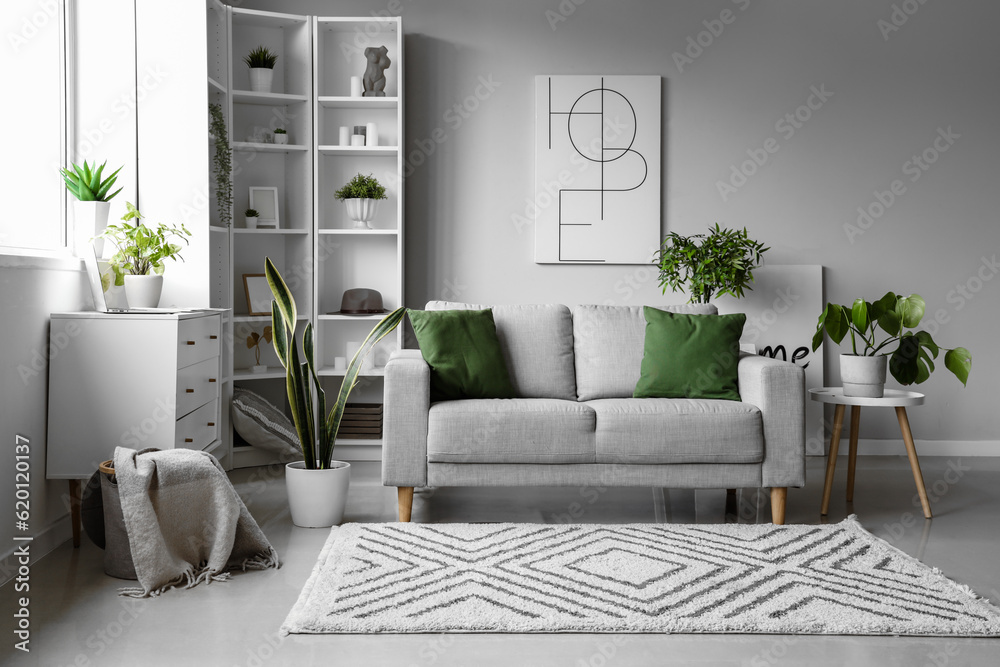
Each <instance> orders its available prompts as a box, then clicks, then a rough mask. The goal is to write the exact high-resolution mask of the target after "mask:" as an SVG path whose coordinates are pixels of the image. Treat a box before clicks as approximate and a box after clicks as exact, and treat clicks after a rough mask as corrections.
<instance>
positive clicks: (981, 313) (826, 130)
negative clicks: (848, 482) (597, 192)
mask: <svg viewBox="0 0 1000 667" xmlns="http://www.w3.org/2000/svg"><path fill="white" fill-rule="evenodd" d="M894 5H895V6H898V7H900V10H899V11H903V5H905V6H906V9H909V10H910V11H913V10H914V8H916V11H915V13H913V14H912V15H909V16H907V15H906V14H900V13H897V14H896V15H895V20H896V22H897V23H899V24H901V25H900V27H899V29H898V30H890V29H886V33H885V34H886V35H887V39H886V38H885V36H884V35H883V28H884V26H886V25H888V26H890V28H892V27H895V26H893V24H892V20H893V6H894ZM243 6H248V7H252V8H258V9H279V8H280V11H287V12H296V13H306V14H334V15H351V14H354V15H369V14H371V13H372V12H377V11H384V10H386V8H387V6H388V7H393V5H391V4H390V3H388V2H363V1H358V0H343V1H340V2H337V3H332V2H324V1H321V0H289V1H286V2H281V3H278V2H274V1H272V0H248V1H247V2H246V3H244V5H243ZM399 6H400V7H401V9H398V10H395V11H394V12H393V13H399V14H400V15H401V16H402V17H403V27H404V31H405V34H406V38H405V48H406V53H405V58H406V74H405V82H406V114H407V116H406V140H407V152H408V153H410V154H411V155H416V161H418V162H419V161H421V155H420V154H419V151H420V148H419V146H420V144H419V143H418V142H421V141H426V140H427V139H428V138H430V137H432V136H433V134H434V131H435V129H436V128H439V127H440V128H441V129H442V130H443V131H444V133H445V137H446V138H445V140H444V141H443V142H442V143H441V144H440V145H438V146H436V148H435V150H434V152H433V154H432V155H429V156H427V157H426V159H424V160H423V164H422V165H420V166H419V167H417V168H415V170H414V171H413V174H412V175H411V176H410V178H409V179H408V180H407V182H406V227H407V248H406V262H407V270H406V285H407V294H406V300H407V303H408V305H410V306H420V305H421V304H422V303H423V302H425V301H426V300H427V299H431V298H452V299H462V300H468V301H476V302H485V303H504V302H550V301H551V302H563V303H568V304H574V303H582V302H603V301H612V302H615V303H634V304H638V303H662V302H666V301H675V300H676V299H677V297H676V296H672V295H668V296H667V297H664V296H662V295H661V294H660V292H659V289H658V287H657V286H656V284H655V282H656V281H655V276H653V274H652V273H650V272H647V271H645V270H643V269H641V268H639V267H623V266H573V267H570V266H541V265H536V264H534V263H533V262H532V232H533V230H532V229H531V228H530V227H522V228H518V227H517V226H516V225H515V224H514V223H513V222H512V217H513V216H515V215H516V214H521V215H524V213H525V208H526V204H527V203H528V202H530V200H531V199H532V197H533V195H534V185H533V145H532V127H533V108H534V107H533V104H534V101H533V92H532V90H533V88H532V80H533V77H534V75H536V74H551V73H556V74H594V73H620V74H659V75H661V76H662V77H664V82H665V85H664V89H665V98H664V105H663V110H664V113H663V134H664V143H665V147H664V148H665V150H664V156H665V163H664V165H663V169H664V182H663V211H664V220H663V229H664V232H666V231H671V230H673V231H678V232H680V233H684V234H688V233H696V232H699V231H702V230H703V229H704V228H705V227H706V226H707V225H709V224H712V223H714V222H716V221H719V222H721V223H722V224H724V225H729V226H744V225H745V226H746V227H747V228H748V229H749V230H750V232H751V233H752V234H753V235H754V236H755V237H757V238H759V239H761V240H763V241H765V242H766V243H768V244H769V245H770V246H771V247H772V250H771V252H770V253H768V256H767V259H768V261H769V262H770V263H773V264H800V263H808V264H822V265H823V266H825V267H827V268H826V271H825V281H826V291H827V297H828V298H829V299H831V300H836V301H839V302H848V303H849V302H850V301H851V300H853V299H854V298H855V297H857V296H865V297H867V298H877V297H878V296H881V294H883V293H884V292H885V291H887V290H890V289H891V290H894V291H897V292H901V293H903V294H908V293H912V292H916V293H919V294H921V295H923V296H924V297H925V299H926V300H927V302H928V308H929V311H930V312H931V313H933V312H934V311H937V310H939V309H940V311H941V312H940V316H941V320H943V321H944V320H946V323H945V324H943V325H941V326H939V327H938V328H939V332H938V335H937V338H938V341H939V342H941V343H943V344H945V345H951V346H956V345H964V346H966V347H969V348H970V349H971V350H972V352H973V356H974V364H973V374H972V378H971V380H970V382H969V386H968V388H967V389H962V387H961V385H960V384H959V383H958V382H957V381H956V380H955V379H954V378H953V377H951V376H950V375H947V374H946V373H943V372H940V373H938V374H937V375H936V376H935V377H933V378H932V379H931V380H930V381H929V382H928V383H926V384H924V385H922V390H924V391H926V392H927V393H928V394H929V397H930V398H929V403H928V404H927V405H926V406H924V407H922V408H919V409H915V410H912V411H911V421H912V423H913V428H914V432H915V433H916V435H917V437H918V438H923V439H932V440H998V439H1000V434H998V429H997V426H996V424H997V420H996V419H995V417H994V416H993V413H994V411H995V405H996V399H995V396H996V395H997V394H998V389H1000V382H998V380H997V376H998V373H1000V354H997V352H995V348H996V345H995V339H996V334H995V331H996V325H997V323H998V316H997V313H998V311H1000V308H998V306H1000V280H990V279H991V278H993V277H994V276H995V274H996V273H997V271H998V270H1000V267H995V266H993V265H989V266H988V267H984V265H983V259H982V258H983V257H986V258H987V259H992V258H993V256H994V254H1000V225H998V221H997V217H998V215H997V212H998V211H1000V205H998V204H1000V201H998V187H997V186H998V184H1000V166H998V163H997V156H998V155H1000V132H998V130H997V127H996V123H997V107H998V103H1000V92H998V88H997V85H996V84H997V75H996V65H997V62H1000V43H998V40H997V39H996V37H995V28H996V25H998V23H1000V6H997V5H996V4H995V3H984V2H975V1H972V0H957V1H952V2H948V3H944V2H937V3H934V2H931V3H926V4H920V3H918V2H916V0H908V1H907V2H903V1H902V0H891V1H890V0H875V1H870V2H860V1H854V2H836V3H834V2H819V1H817V0H812V1H802V0H796V1H795V2H792V1H791V0H786V1H781V2H779V1H776V0H771V1H766V0H736V1H730V0H714V1H712V2H704V1H695V0H687V1H683V2H638V1H622V0H618V1H614V2H612V1H609V0H583V1H581V0H575V2H574V1H571V0H563V1H562V2H561V3H560V2H558V1H557V0H548V1H542V2H537V1H534V0H531V1H529V0H503V2H499V1H496V0H493V1H479V2H469V1H468V0H426V1H418V0H401V2H400V3H399ZM560 8H562V11H563V14H564V15H561V14H560ZM570 9H572V13H570V11H569V10H570ZM723 10H729V11H730V12H732V14H731V16H730V15H727V16H726V18H727V19H729V18H731V19H732V20H731V22H730V23H729V24H728V25H725V24H724V25H722V27H723V30H722V32H721V34H720V35H718V36H717V37H712V39H711V44H709V45H708V46H707V47H704V48H703V49H702V53H700V54H698V53H697V51H692V52H691V54H692V55H694V56H696V57H695V58H694V59H693V62H689V63H686V64H685V63H681V65H683V67H682V68H681V67H678V64H677V62H676V60H675V57H674V54H675V53H683V52H684V50H685V49H686V48H687V47H688V45H689V42H688V38H689V37H690V38H692V39H694V40H697V39H698V38H699V33H702V32H703V31H705V30H706V25H705V24H704V22H705V21H708V22H712V21H713V20H716V19H718V18H719V17H720V14H721V12H723ZM562 18H565V20H559V19H562ZM903 18H905V19H906V20H905V22H904V21H903V20H902V19H903ZM880 21H883V22H884V23H883V24H882V27H880V24H879V22H880ZM553 26H554V27H555V29H553ZM713 27H714V28H716V31H717V32H718V28H719V27H720V26H719V25H718V24H714V25H713ZM707 35H708V33H705V34H702V35H701V36H700V37H701V39H702V41H703V42H704V43H708V42H709V40H708V39H707ZM480 77H485V78H492V79H493V80H494V81H497V82H499V83H500V85H499V87H498V88H497V89H496V90H495V92H493V93H492V94H491V95H489V97H488V98H487V99H485V100H482V101H478V100H476V103H477V104H478V108H477V109H476V110H475V111H473V112H471V113H470V114H468V116H469V117H468V118H461V122H460V123H459V122H458V120H456V119H459V118H460V117H459V116H457V115H456V114H455V112H454V110H452V111H449V110H450V109H452V107H453V105H455V104H462V103H463V101H464V100H466V99H468V98H469V96H470V95H474V94H475V92H476V88H477V86H479V85H480V83H479V82H480ZM813 87H816V88H823V89H825V90H826V91H830V92H832V96H830V97H829V99H827V100H826V101H825V102H823V103H822V104H821V105H819V104H818V103H817V102H818V100H817V99H815V98H814V99H813V100H812V101H813V104H814V106H819V108H818V109H817V110H814V111H812V112H811V117H810V118H809V119H808V120H806V121H805V122H804V123H802V124H801V125H800V126H799V127H798V128H794V127H792V126H791V125H789V124H787V123H782V124H780V125H776V124H778V123H779V122H781V121H782V119H783V118H784V116H785V115H786V114H789V113H795V111H796V109H797V108H798V107H800V105H803V104H805V103H806V102H807V100H808V99H809V96H810V94H811V93H810V91H811V89H812V88H813ZM480 92H481V93H482V92H485V89H480ZM470 106H474V105H473V104H470ZM803 114H804V112H803ZM948 128H950V129H951V131H952V133H954V134H955V135H957V136H958V138H957V139H954V140H953V143H952V144H951V145H950V146H947V148H948V150H947V151H945V152H943V153H941V154H940V155H939V156H938V159H937V160H936V161H935V162H934V164H932V165H930V168H929V169H928V170H926V171H920V172H914V171H913V166H914V165H913V164H912V163H911V164H910V165H909V166H907V162H908V161H910V160H912V158H913V156H919V155H921V154H922V153H923V152H924V150H925V149H928V148H930V147H932V146H933V144H934V141H935V139H936V137H938V130H939V129H941V130H945V131H947V130H948ZM789 129H792V130H794V132H793V133H792V132H790V131H789ZM771 137H773V138H774V139H775V140H776V142H777V146H778V150H777V152H775V153H773V154H772V155H770V156H769V158H768V160H767V162H766V164H765V165H764V166H763V167H760V168H759V169H757V171H756V173H754V174H753V175H752V176H751V177H750V178H749V179H747V182H746V184H745V185H743V186H742V187H741V188H739V190H738V191H737V192H736V193H734V194H731V196H729V197H728V198H727V199H726V200H725V201H723V198H722V197H721V196H720V193H719V190H718V186H717V182H718V181H724V180H726V179H728V178H729V176H730V174H731V168H732V166H733V165H739V164H740V163H742V162H743V161H745V160H747V159H748V155H747V151H748V150H755V149H760V148H761V147H762V146H763V145H764V142H765V140H767V139H768V138H771ZM423 145H425V146H426V145H428V144H426V143H424V144H423ZM938 145H939V146H941V147H944V146H946V145H947V144H946V143H945V142H944V141H938ZM772 149H773V145H772ZM413 151H418V153H416V154H413V153H412V152H413ZM932 152H933V151H932ZM931 157H933V155H931ZM918 173H919V177H918V178H916V180H915V181H914V180H911V178H913V177H914V176H917V175H918ZM897 179H898V180H899V181H901V185H902V186H903V187H904V188H905V192H903V194H902V195H897V196H896V198H895V199H896V200H895V201H894V202H893V203H892V205H891V206H889V207H888V209H887V210H886V212H885V213H884V214H883V215H882V216H881V217H880V218H879V219H878V220H876V221H875V222H874V224H872V225H871V226H870V227H869V228H868V229H867V230H864V231H863V233H862V234H861V235H859V236H855V237H853V239H849V238H848V234H847V233H846V232H845V229H844V225H845V224H850V223H855V221H856V219H857V217H858V213H857V210H856V209H857V208H858V207H859V206H864V207H868V206H869V205H871V204H872V203H873V202H876V201H877V200H876V195H875V192H876V191H887V190H890V185H891V183H892V182H893V181H894V180H897ZM897 190H899V188H898V186H897ZM884 198H885V197H884ZM851 240H853V243H852V242H851ZM980 274H981V276H982V277H980ZM643 278H645V282H642V279H643ZM630 282H631V283H640V285H639V288H638V289H634V288H632V287H630V286H629V283H630ZM959 285H962V286H966V285H968V287H969V290H968V291H967V293H966V296H963V295H962V294H961V293H960V292H959V291H958V290H957V286H959ZM963 289H965V288H964V287H963ZM976 289H978V291H975V292H973V291H972V290H976ZM817 315H818V313H817ZM827 368H828V369H831V370H830V371H828V383H831V384H832V383H839V375H838V372H837V359H836V356H835V352H834V351H832V350H831V351H827ZM941 370H943V369H941ZM883 412H885V413H887V414H881V415H879V414H877V413H875V412H872V414H871V415H870V416H866V419H865V423H864V424H863V433H862V436H863V437H868V438H898V437H899V436H898V427H897V426H896V424H895V420H894V418H893V416H892V413H891V411H883Z"/></svg>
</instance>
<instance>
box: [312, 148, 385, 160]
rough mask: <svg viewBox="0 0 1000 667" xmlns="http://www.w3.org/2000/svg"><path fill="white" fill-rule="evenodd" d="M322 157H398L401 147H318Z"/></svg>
mask: <svg viewBox="0 0 1000 667" xmlns="http://www.w3.org/2000/svg"><path fill="white" fill-rule="evenodd" d="M317 150H318V151H319V153H320V155H330V156H338V155H340V156H344V157H378V156H386V157H396V155H397V154H398V153H399V146H318V147H317Z"/></svg>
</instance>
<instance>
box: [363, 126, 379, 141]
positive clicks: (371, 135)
mask: <svg viewBox="0 0 1000 667" xmlns="http://www.w3.org/2000/svg"><path fill="white" fill-rule="evenodd" d="M365 146H378V127H377V126H376V125H375V123H368V125H367V126H366V129H365Z"/></svg>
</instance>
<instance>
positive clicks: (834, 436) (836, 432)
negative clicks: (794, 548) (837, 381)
mask: <svg viewBox="0 0 1000 667" xmlns="http://www.w3.org/2000/svg"><path fill="white" fill-rule="evenodd" d="M843 426H844V406H843V405H838V406H837V407H836V408H834V410H833V433H831V434H830V457H829V458H828V459H827V462H826V481H825V482H824V483H823V506H822V508H821V509H820V511H819V513H820V514H822V515H823V516H826V513H827V510H829V509H830V490H831V489H832V488H833V471H834V470H836V469H837V450H838V449H840V430H841V429H842V428H843Z"/></svg>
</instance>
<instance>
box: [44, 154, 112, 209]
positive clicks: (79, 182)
mask: <svg viewBox="0 0 1000 667" xmlns="http://www.w3.org/2000/svg"><path fill="white" fill-rule="evenodd" d="M107 164H108V163H107V161H106V160H105V162H104V164H102V165H101V166H100V167H98V166H97V161H96V160H95V161H94V168H91V166H90V165H89V164H87V161H86V160H84V161H83V167H82V168H81V167H79V166H77V165H75V164H72V163H70V166H71V167H73V171H70V170H69V169H60V170H59V173H60V174H62V177H63V180H64V181H66V189H67V190H69V191H70V194H72V195H73V196H74V197H76V198H77V199H79V200H80V201H111V199H112V198H113V197H114V196H115V195H116V194H118V193H119V192H121V191H122V189H121V188H118V189H117V190H115V191H114V192H112V193H111V194H108V191H110V190H111V186H113V185H114V184H115V181H116V180H118V172H119V171H121V170H122V169H123V167H118V168H117V169H115V173H113V174H111V175H110V176H108V177H107V178H105V179H104V180H101V174H102V173H103V172H104V167H105V165H107Z"/></svg>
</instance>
